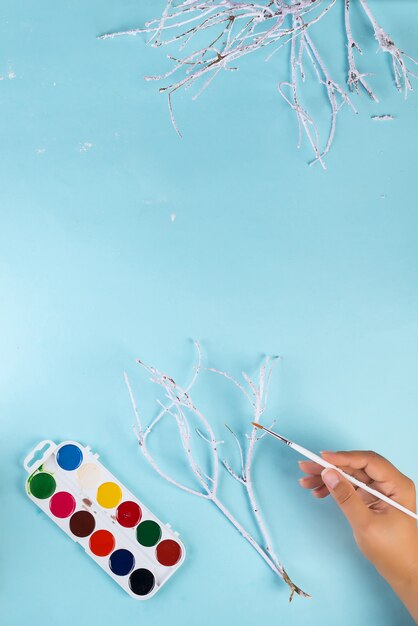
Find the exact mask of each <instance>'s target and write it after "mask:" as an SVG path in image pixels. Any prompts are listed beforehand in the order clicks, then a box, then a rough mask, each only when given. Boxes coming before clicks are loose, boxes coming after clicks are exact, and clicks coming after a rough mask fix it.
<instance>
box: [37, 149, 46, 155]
mask: <svg viewBox="0 0 418 626" xmlns="http://www.w3.org/2000/svg"><path fill="white" fill-rule="evenodd" d="M44 152H46V148H38V149H37V150H36V153H37V154H44Z"/></svg>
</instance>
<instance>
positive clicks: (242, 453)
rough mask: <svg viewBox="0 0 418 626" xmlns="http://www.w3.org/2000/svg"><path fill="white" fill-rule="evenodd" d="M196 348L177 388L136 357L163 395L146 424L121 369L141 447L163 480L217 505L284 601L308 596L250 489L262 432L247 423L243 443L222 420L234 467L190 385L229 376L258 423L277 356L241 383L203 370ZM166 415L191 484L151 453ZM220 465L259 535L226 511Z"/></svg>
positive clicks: (268, 360) (218, 373) (251, 415)
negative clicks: (277, 583) (278, 583)
mask: <svg viewBox="0 0 418 626" xmlns="http://www.w3.org/2000/svg"><path fill="white" fill-rule="evenodd" d="M195 347H196V351H197V364H196V366H195V368H194V373H193V376H192V379H191V381H190V383H189V384H188V386H187V387H185V388H183V387H181V386H180V385H179V384H178V383H177V382H176V381H175V380H174V379H173V378H171V377H170V376H167V375H166V374H164V373H163V372H161V371H159V370H158V369H156V368H155V367H152V366H150V365H146V364H145V363H143V362H142V361H139V360H138V363H139V365H140V366H141V367H142V368H144V369H145V370H146V372H147V373H148V374H149V375H150V380H151V381H152V382H153V383H155V384H156V385H158V386H159V387H161V388H162V390H163V392H164V397H165V403H161V402H159V401H157V402H158V405H159V411H158V413H157V415H156V417H154V418H153V419H151V420H150V421H149V422H148V424H146V423H145V421H144V419H143V417H142V415H141V414H140V412H139V409H138V405H137V402H136V399H135V396H134V393H133V391H132V387H131V384H130V382H129V379H128V376H127V375H126V374H125V381H126V384H127V386H128V391H129V395H130V398H131V402H132V406H133V410H134V413H135V416H136V425H135V427H134V430H135V433H136V436H137V439H138V443H139V447H140V451H141V453H142V454H143V456H144V457H145V459H146V460H147V461H148V463H149V464H150V465H151V467H152V468H153V469H154V470H155V471H156V472H157V474H159V475H160V476H161V477H162V478H164V479H165V480H166V481H168V482H169V483H171V484H173V485H175V486H176V487H178V488H179V489H182V490H183V491H186V492H187V493H190V494H192V495H194V496H197V497H199V498H203V499H206V500H208V501H209V502H212V504H213V505H215V506H216V507H217V508H218V509H219V511H220V512H221V513H222V514H223V515H224V516H225V517H226V518H227V519H228V521H229V522H230V523H231V524H232V525H233V526H234V527H235V528H236V529H237V531H238V532H239V533H240V534H241V535H242V536H243V537H244V539H245V540H246V541H247V542H248V543H249V544H250V545H251V546H252V547H253V548H254V550H255V551H256V552H257V554H258V555H259V556H260V557H261V558H262V559H263V561H264V562H265V563H266V565H268V567H269V568H270V570H272V572H273V573H274V575H275V576H277V577H278V578H280V579H282V580H283V581H284V582H285V583H286V584H287V585H288V586H289V588H290V598H289V600H292V598H293V596H294V594H295V593H296V594H298V595H300V596H304V597H309V595H308V594H307V593H305V592H304V591H302V589H300V587H298V586H297V585H296V584H295V583H294V582H292V580H291V579H290V578H289V575H288V574H287V572H286V570H285V569H284V567H283V565H282V563H281V561H280V560H279V558H278V556H277V554H276V553H275V551H274V548H273V545H272V541H271V538H270V535H269V532H268V530H267V527H266V524H265V522H264V519H263V516H262V512H261V510H260V506H259V503H258V501H257V497H256V494H255V490H254V485H253V480H252V464H253V460H254V450H255V447H256V444H257V441H258V440H259V439H261V438H262V436H263V435H258V432H257V429H256V428H255V427H254V426H253V427H251V430H250V432H249V433H247V434H246V438H244V441H243V442H242V441H240V439H239V437H238V435H237V434H236V433H235V432H234V431H233V430H232V429H231V428H230V427H229V426H227V425H226V429H227V433H229V434H230V436H231V437H232V438H233V440H234V443H235V445H236V448H237V452H238V459H239V463H238V466H237V469H234V468H233V464H232V463H231V462H230V461H227V460H226V459H221V458H220V456H219V448H220V447H221V446H222V444H223V443H224V441H223V440H219V439H218V438H217V437H216V436H215V433H214V430H213V426H212V424H211V422H210V421H209V419H208V418H206V417H205V415H204V414H203V413H202V412H201V411H200V410H199V408H198V407H197V406H196V405H195V403H194V401H193V399H192V396H191V390H192V388H193V386H194V384H195V382H196V380H197V378H198V377H199V376H200V375H201V373H202V371H204V372H211V373H214V374H216V375H218V376H222V377H224V378H226V379H227V380H229V381H230V382H231V383H232V384H233V385H234V386H235V387H236V388H237V389H238V390H239V392H240V393H241V394H242V395H243V397H244V399H245V400H246V402H247V405H248V408H249V413H248V414H247V415H246V416H245V418H244V419H245V423H248V424H250V422H251V421H255V422H260V423H262V420H263V417H264V413H265V410H266V406H267V400H268V391H269V385H270V380H271V376H272V372H273V368H274V364H275V360H276V359H274V358H270V357H267V358H266V359H265V360H264V362H263V364H262V365H261V367H260V370H259V373H258V377H257V379H256V380H253V379H251V378H250V377H249V376H248V375H247V374H246V373H245V372H243V373H242V377H243V383H241V382H239V381H238V380H236V379H235V378H234V377H232V376H230V375H229V374H227V373H226V372H222V371H220V370H216V369H213V368H206V369H204V370H202V352H201V348H200V345H199V343H198V342H195ZM167 420H169V421H171V423H174V425H175V426H176V428H177V433H178V444H179V445H180V446H181V450H182V452H183V455H184V460H185V462H186V467H187V468H188V470H189V471H190V475H191V478H192V479H193V481H194V483H195V486H193V487H192V486H189V485H186V484H183V483H181V482H179V481H178V480H177V479H175V478H173V477H172V476H171V475H170V474H169V473H167V472H166V470H165V469H163V468H162V467H161V465H160V463H159V462H158V461H157V460H156V459H155V458H154V455H153V454H152V453H151V452H150V449H149V446H148V440H149V438H150V436H151V434H154V436H155V437H157V436H158V434H157V426H159V427H160V428H162V427H163V426H164V424H165V423H167ZM160 432H161V431H160ZM196 440H198V441H203V443H204V445H206V448H207V452H208V453H209V458H210V461H209V463H208V464H207V465H208V467H205V470H204V469H203V468H202V467H201V461H200V458H199V459H198V458H197V457H198V455H197V454H196ZM172 445H173V446H174V445H176V443H175V442H174V441H173V442H172ZM222 467H223V468H225V470H226V471H227V472H228V473H229V474H230V475H231V476H232V478H233V479H234V480H235V481H236V482H237V484H238V485H239V488H242V489H244V491H245V493H246V496H247V499H248V503H249V506H250V509H251V512H252V514H253V517H254V520H255V523H256V526H257V529H258V534H259V538H258V539H257V538H255V537H254V536H253V535H252V534H251V533H250V532H249V531H248V530H247V529H246V528H245V527H244V526H243V524H242V523H241V522H240V521H239V520H238V518H237V517H236V516H235V515H233V514H232V513H231V511H230V510H229V508H228V506H227V505H226V504H225V502H224V501H223V499H221V497H220V495H219V484H220V480H221V472H220V469H221V468H222Z"/></svg>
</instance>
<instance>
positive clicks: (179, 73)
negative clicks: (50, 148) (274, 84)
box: [99, 0, 417, 169]
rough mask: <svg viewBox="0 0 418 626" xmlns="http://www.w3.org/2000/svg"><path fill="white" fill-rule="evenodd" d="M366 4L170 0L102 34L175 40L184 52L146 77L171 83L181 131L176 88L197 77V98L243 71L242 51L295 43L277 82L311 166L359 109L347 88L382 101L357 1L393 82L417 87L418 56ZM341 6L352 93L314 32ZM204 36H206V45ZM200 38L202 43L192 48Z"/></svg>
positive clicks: (159, 42)
mask: <svg viewBox="0 0 418 626" xmlns="http://www.w3.org/2000/svg"><path fill="white" fill-rule="evenodd" d="M368 2H369V0H341V1H340V0H260V1H259V2H250V1H246V2H239V1H233V0H168V1H167V3H166V6H165V9H164V11H163V13H162V15H161V17H159V18H157V19H153V20H151V21H149V22H147V23H146V24H145V26H144V27H142V28H134V29H130V30H124V31H119V32H114V33H109V34H105V35H101V36H100V37H99V38H100V39H113V38H115V37H120V36H124V35H138V34H145V35H148V36H149V43H151V45H152V46H153V47H161V46H168V45H171V44H174V45H177V46H178V47H179V54H177V55H172V54H169V55H168V58H169V60H170V61H171V63H172V67H171V69H169V70H168V71H167V72H166V73H164V74H161V75H159V76H147V77H146V80H156V81H162V80H163V81H167V82H168V84H166V85H165V86H163V87H161V88H160V92H162V93H166V94H167V98H168V107H169V112H170V117H171V120H172V123H173V126H174V128H175V130H176V132H177V133H178V134H179V135H180V136H181V133H180V130H179V128H178V125H177V123H176V120H175V117H174V113H173V107H172V101H171V97H172V95H173V94H174V93H175V92H176V91H179V90H180V89H189V88H190V87H191V86H192V85H194V84H195V83H196V84H198V88H197V91H196V93H195V94H194V96H193V99H196V98H198V97H199V96H200V94H201V93H202V92H203V91H204V90H205V89H206V88H207V87H208V86H209V85H210V83H211V82H212V81H213V80H214V78H215V77H216V76H217V75H218V74H219V73H220V72H221V71H223V70H226V71H232V70H236V69H238V68H237V62H238V61H239V59H241V58H243V57H244V56H247V55H249V54H253V53H257V52H260V51H264V49H266V50H267V49H269V50H271V51H270V52H269V54H268V56H267V58H266V60H269V59H271V57H272V56H273V55H275V54H276V53H277V52H280V51H282V50H283V48H285V47H287V46H290V49H291V53H290V67H289V77H290V78H288V79H287V80H286V79H285V80H279V83H278V89H279V93H280V94H281V96H282V97H283V98H284V100H285V101H286V102H287V103H288V104H289V106H290V107H291V109H292V110H293V111H294V113H295V115H296V120H297V123H298V128H299V140H298V147H299V146H300V145H301V142H302V138H303V136H304V135H305V137H306V139H307V140H308V143H309V145H310V147H311V149H312V151H313V154H314V159H313V160H312V162H311V164H313V163H320V164H321V166H322V167H323V168H324V169H325V162H324V157H325V156H326V155H327V154H328V152H329V151H330V148H331V146H332V143H333V140H334V136H335V129H336V123H337V115H338V113H339V112H340V110H341V107H342V106H343V105H344V104H348V105H349V106H350V107H351V108H352V110H354V111H355V112H356V110H355V108H354V106H353V104H352V102H351V99H350V96H349V92H350V91H351V92H356V93H357V94H359V93H361V91H364V92H365V93H366V94H367V95H368V96H369V97H370V98H371V99H372V100H374V101H375V102H378V98H377V96H376V94H375V93H374V91H373V89H372V87H371V86H370V85H369V83H368V81H367V80H366V77H367V76H369V74H368V73H367V72H363V71H360V70H359V69H358V67H357V61H356V56H357V55H362V50H361V48H360V46H359V44H358V43H357V41H356V39H355V38H354V35H353V31H352V26H351V17H352V15H351V13H352V11H353V6H354V5H357V6H356V7H355V9H354V10H357V11H359V12H361V14H362V16H363V17H364V18H365V19H366V21H367V23H368V24H369V25H370V26H371V28H372V30H373V34H374V38H375V40H376V42H377V46H378V50H380V51H382V52H384V53H386V54H388V55H389V56H390V59H391V62H392V70H393V78H394V83H395V86H396V88H397V89H398V90H399V91H403V93H404V95H405V97H407V95H408V93H409V92H410V91H412V83H411V78H412V77H414V78H417V75H416V74H415V73H414V72H413V71H412V70H411V66H413V65H417V61H415V60H414V59H413V58H412V57H411V56H409V55H408V54H406V53H405V52H404V51H403V50H401V49H400V48H399V47H398V46H397V45H396V44H395V42H394V41H393V40H392V38H391V37H390V36H389V35H388V34H387V32H386V31H385V30H384V29H383V28H382V27H381V26H380V24H379V23H378V21H377V19H376V18H375V16H374V14H373V12H372V11H371V9H370V6H369V4H368ZM335 6H341V7H342V9H343V11H344V30H345V33H344V37H343V39H342V42H343V43H342V45H345V46H346V47H347V67H348V73H347V78H346V83H347V87H348V92H347V91H346V89H345V88H343V87H342V86H340V85H339V84H338V83H337V82H336V81H335V80H334V79H333V78H332V77H331V76H330V73H329V71H328V69H327V64H326V59H325V58H323V57H322V56H320V54H319V52H318V48H317V46H316V44H315V42H314V35H313V33H312V26H314V25H315V24H317V23H318V22H320V21H321V20H323V19H324V18H325V17H326V15H327V14H328V13H329V12H330V10H331V9H334V7H335ZM205 37H206V38H207V41H205V42H204V43H200V41H201V40H202V39H204V38H205ZM197 39H199V44H198V45H194V46H193V43H194V42H195V41H196V40H197ZM344 39H345V41H344ZM321 43H322V48H323V49H326V45H325V44H324V43H323V42H321ZM186 48H187V49H188V50H189V51H188V52H186ZM191 48H192V49H191ZM190 50H191V51H190ZM330 53H331V52H329V54H330ZM304 62H306V63H309V64H310V65H311V66H312V67H313V69H314V74H315V75H316V77H317V79H318V83H319V85H320V86H321V88H322V89H323V92H324V95H325V97H326V100H327V102H328V106H329V111H330V114H329V126H330V130H329V133H328V137H327V139H326V140H325V141H323V140H322V139H321V137H320V135H319V131H318V127H317V124H316V123H315V121H314V120H313V118H312V117H311V115H310V114H309V113H308V111H307V110H306V108H304V107H303V106H302V104H301V96H300V93H299V91H300V88H301V86H302V85H303V84H304V83H305V79H306V74H305V72H304V70H303V63H304ZM288 92H289V93H288ZM307 97H308V96H307ZM308 99H309V97H308Z"/></svg>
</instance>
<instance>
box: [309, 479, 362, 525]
mask: <svg viewBox="0 0 418 626" xmlns="http://www.w3.org/2000/svg"><path fill="white" fill-rule="evenodd" d="M321 476H322V480H323V481H324V483H325V485H326V486H327V487H328V490H329V492H330V494H331V495H332V497H333V498H334V500H335V501H336V503H337V504H338V506H339V507H340V509H341V510H342V512H343V513H344V515H345V516H346V518H347V519H348V521H349V522H350V524H351V526H352V528H353V530H357V529H359V528H360V526H362V525H363V524H364V523H365V522H366V521H367V520H368V518H369V516H370V511H369V509H368V508H367V506H366V505H365V504H364V502H363V501H362V500H361V498H360V496H359V495H358V493H357V492H356V490H355V489H354V487H353V485H352V484H351V483H350V482H349V481H348V480H347V479H346V478H344V476H342V475H341V474H340V472H338V471H337V470H334V469H325V470H323V471H322V472H321Z"/></svg>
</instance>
